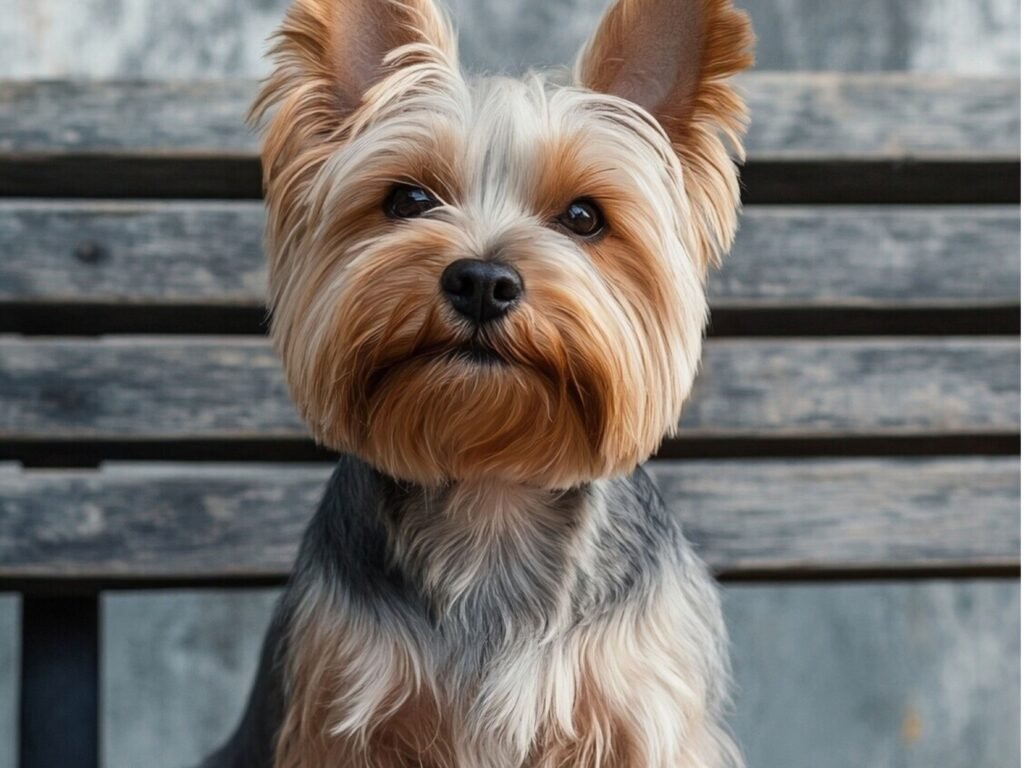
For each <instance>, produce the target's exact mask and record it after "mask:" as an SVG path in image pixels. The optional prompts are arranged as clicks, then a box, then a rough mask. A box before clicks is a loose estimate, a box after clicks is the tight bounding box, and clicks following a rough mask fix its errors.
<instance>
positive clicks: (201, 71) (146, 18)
mask: <svg viewBox="0 0 1024 768" xmlns="http://www.w3.org/2000/svg"><path fill="white" fill-rule="evenodd" d="M605 2H606V0H449V6H450V7H451V8H452V10H453V12H454V16H455V18H456V20H457V22H458V24H459V26H460V29H461V37H462V51H463V58H464V61H465V62H466V64H467V65H468V66H470V67H471V68H472V69H474V70H479V69H487V70H505V69H512V70H516V69H521V68H522V67H523V66H538V65H550V64H563V63H567V62H569V61H570V60H571V58H572V56H573V54H574V53H575V51H576V49H577V48H578V46H579V45H580V43H581V42H582V41H583V39H584V37H585V36H586V35H587V34H588V33H589V31H590V30H591V29H592V28H593V26H594V24H595V21H596V19H597V17H598V15H599V14H600V12H601V9H602V8H603V7H604V5H605ZM737 4H738V5H741V6H743V7H745V8H747V9H748V10H749V11H750V14H751V16H752V18H753V20H754V26H755V29H756V30H757V32H758V36H759V39H760V42H759V45H758V59H759V66H760V67H761V68H763V69H839V70H857V71H859V70H865V71H877V70H886V69H899V70H914V71H929V72H964V73H966V72H970V73H998V72H1002V73H1010V74H1012V73H1015V72H1017V71H1018V69H1019V67H1020V50H1019V48H1020V45H1019V40H1020V33H1019V30H1020V2H1019V0H856V1H855V2H854V1H852V0H737ZM286 5H287V0H203V2H187V1H186V0H165V1H163V2H157V1H156V0H20V1H19V0H0V8H2V9H3V12H2V13H0V77H7V78H10V77H16V78H33V77H50V78H53V77H108V78H109V77H129V78H135V77H142V78H197V77H198V78H220V77H254V76H261V75H263V74H264V73H265V72H266V65H265V63H264V62H263V61H262V59H261V55H262V53H263V51H264V49H265V43H264V41H265V40H266V38H267V37H268V35H269V34H270V33H271V31H272V30H273V28H274V26H275V25H276V24H277V23H278V21H279V20H280V17H281V13H282V11H283V9H284V8H285V7H286Z"/></svg>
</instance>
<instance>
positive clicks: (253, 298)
mask: <svg viewBox="0 0 1024 768" xmlns="http://www.w3.org/2000/svg"><path fill="white" fill-rule="evenodd" d="M262 233H263V212H262V208H261V206H260V205H259V204H258V203H250V202H238V203H226V202H225V203H218V202H209V201H205V202H180V201H178V202H166V203H153V202H150V203H146V202H96V201H82V202H77V201H53V202H49V201H26V200H0V253H4V254H5V258H4V260H3V261H2V262H0V301H13V302H44V303H61V304H75V303H84V304H88V303H126V304H135V303H148V304H153V303H156V304H163V305H212V306H251V307H257V306H261V305H262V303H263V296H264V285H265V279H266V277H265V271H264V258H263V254H262V242H261V240H262ZM1019 255H1020V209H1019V208H1017V207H1011V206H943V207H900V208H896V209H894V208H891V207H885V206H849V207H847V206H829V207H811V206H757V207H752V208H749V209H748V210H746V211H745V212H744V214H743V218H742V220H741V224H740V231H739V235H738V238H737V241H736V245H735V247H734V248H733V251H732V253H730V254H729V256H728V258H727V259H726V262H725V267H724V269H723V270H722V271H720V272H717V273H715V274H713V275H712V277H711V286H710V292H711V298H712V304H713V306H714V307H716V308H725V307H729V308H736V307H792V306H800V307H825V308H837V307H875V308H880V307H894V306H898V307H973V306H993V305H1002V306H1016V305H1019V303H1020V258H1019Z"/></svg>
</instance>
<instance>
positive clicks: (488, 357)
mask: <svg viewBox="0 0 1024 768" xmlns="http://www.w3.org/2000/svg"><path fill="white" fill-rule="evenodd" d="M445 356H446V357H447V358H449V359H451V360H455V361H459V362H466V363H471V364H473V365H484V366H490V365H507V364H508V361H507V360H506V359H505V358H504V357H502V356H501V354H500V353H499V352H498V351H497V350H496V349H494V347H492V346H491V345H490V344H487V343H486V342H485V341H483V340H482V339H480V338H479V337H477V336H474V337H473V338H472V339H470V340H468V341H465V342H463V343H462V344H459V345H458V346H457V347H454V348H453V349H451V350H449V351H448V352H447V353H446V355H445Z"/></svg>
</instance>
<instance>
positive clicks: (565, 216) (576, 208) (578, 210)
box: [558, 198, 604, 237]
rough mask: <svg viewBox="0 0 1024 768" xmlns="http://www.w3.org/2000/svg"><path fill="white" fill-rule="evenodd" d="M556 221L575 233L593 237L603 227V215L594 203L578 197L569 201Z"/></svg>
mask: <svg viewBox="0 0 1024 768" xmlns="http://www.w3.org/2000/svg"><path fill="white" fill-rule="evenodd" d="M558 223H559V224H561V225H562V226H563V227H565V228H566V229H568V230H569V231H570V232H572V233H573V234H575V235H579V236H580V237H593V236H594V235H596V234H598V233H599V232H600V231H601V230H602V229H604V216H603V215H602V214H601V209H600V208H598V207H597V204H596V203H594V202H593V201H591V200H585V199H583V198H580V199H579V200H573V201H572V202H571V203H569V205H568V207H566V209H565V210H564V211H563V212H562V215H561V216H559V217H558Z"/></svg>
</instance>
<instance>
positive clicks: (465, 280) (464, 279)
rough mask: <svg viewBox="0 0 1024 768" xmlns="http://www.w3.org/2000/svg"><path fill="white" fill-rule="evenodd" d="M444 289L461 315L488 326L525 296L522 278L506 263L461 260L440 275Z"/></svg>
mask: <svg viewBox="0 0 1024 768" xmlns="http://www.w3.org/2000/svg"><path fill="white" fill-rule="evenodd" d="M441 290H443V291H444V293H445V296H447V297H448V301H449V302H450V303H451V305H452V306H453V307H455V309H456V310H458V312H459V314H461V315H464V316H465V317H468V318H469V319H470V320H473V321H474V322H477V323H486V322H487V321H488V320H494V319H496V318H499V317H501V316H502V315H504V314H505V313H506V312H508V311H509V310H510V309H511V308H512V305H513V304H515V303H516V301H517V300H518V299H519V297H520V296H521V295H522V293H523V279H522V278H521V277H519V273H518V272H516V271H515V270H514V269H512V267H509V266H507V265H505V264H500V263H498V262H495V261H481V260H480V259H459V260H458V261H453V262H452V263H451V264H449V265H448V266H447V267H446V268H445V270H444V272H442V273H441Z"/></svg>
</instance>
